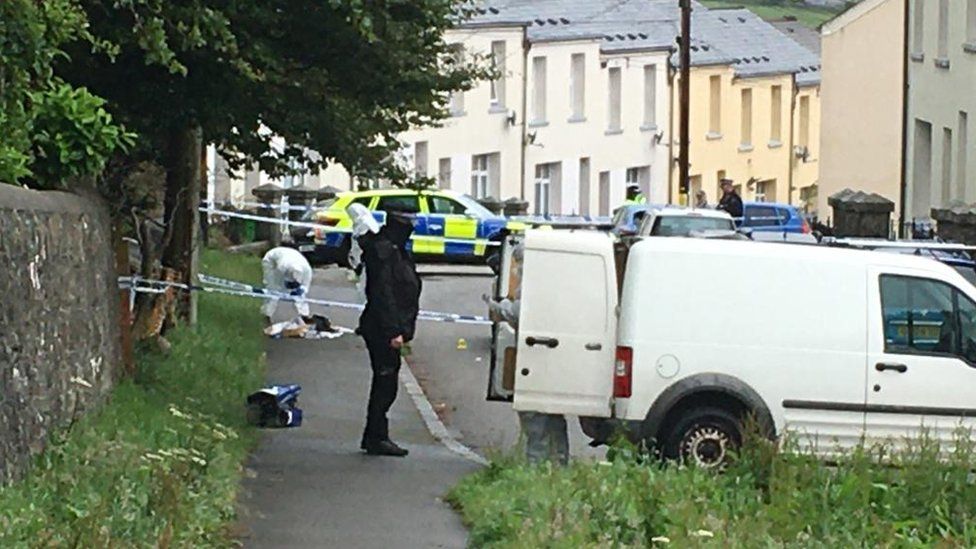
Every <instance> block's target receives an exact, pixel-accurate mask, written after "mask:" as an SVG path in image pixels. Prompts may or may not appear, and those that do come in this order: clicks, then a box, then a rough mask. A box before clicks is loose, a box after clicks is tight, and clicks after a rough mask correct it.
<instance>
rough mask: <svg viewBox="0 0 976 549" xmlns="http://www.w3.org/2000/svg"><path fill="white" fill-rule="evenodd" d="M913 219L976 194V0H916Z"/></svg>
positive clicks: (910, 172)
mask: <svg viewBox="0 0 976 549" xmlns="http://www.w3.org/2000/svg"><path fill="white" fill-rule="evenodd" d="M908 17H909V21H908V31H909V40H908V51H909V62H908V78H909V93H908V109H907V119H906V122H907V127H906V137H907V139H906V148H905V160H906V170H905V175H906V189H905V192H906V197H905V200H906V204H905V207H906V212H905V219H906V220H911V219H927V218H929V217H930V213H931V209H932V208H933V207H938V206H943V205H947V204H949V203H950V202H953V201H957V200H960V201H965V202H969V203H971V202H973V201H976V185H974V182H976V149H974V147H976V134H974V131H976V128H974V126H973V124H974V121H973V118H976V0H924V1H923V0H910V2H909V9H908Z"/></svg>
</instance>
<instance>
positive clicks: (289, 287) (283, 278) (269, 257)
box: [261, 246, 312, 324]
mask: <svg viewBox="0 0 976 549" xmlns="http://www.w3.org/2000/svg"><path fill="white" fill-rule="evenodd" d="M261 267H262V269H263V271H264V287H265V289H267V290H270V291H272V292H280V293H286V294H291V295H292V296H294V297H295V298H297V299H296V301H292V302H290V303H294V306H295V309H297V311H298V314H299V315H300V316H301V317H302V318H303V319H304V318H308V316H309V311H308V303H305V299H304V298H305V297H306V296H308V292H309V290H310V289H311V286H312V266H311V265H309V263H308V260H307V259H305V256H303V255H302V254H301V252H299V251H298V250H296V249H294V248H286V247H284V246H279V247H277V248H272V249H271V250H269V251H268V253H266V254H264V258H263V259H262V260H261ZM278 301H279V300H278V299H277V298H273V299H268V300H266V301H265V302H264V305H263V306H262V307H261V312H262V313H263V314H264V316H265V318H266V319H267V321H268V323H269V324H270V323H271V317H272V316H273V315H274V313H275V310H277V308H278Z"/></svg>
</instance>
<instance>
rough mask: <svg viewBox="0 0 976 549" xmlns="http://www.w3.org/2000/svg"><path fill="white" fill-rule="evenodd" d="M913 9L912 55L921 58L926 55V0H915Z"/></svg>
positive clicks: (917, 58)
mask: <svg viewBox="0 0 976 549" xmlns="http://www.w3.org/2000/svg"><path fill="white" fill-rule="evenodd" d="M914 1H915V9H914V10H912V57H914V58H915V59H916V60H920V59H922V58H923V57H924V55H925V44H924V41H925V0H914Z"/></svg>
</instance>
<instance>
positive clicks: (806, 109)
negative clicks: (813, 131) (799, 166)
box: [797, 95, 810, 147]
mask: <svg viewBox="0 0 976 549" xmlns="http://www.w3.org/2000/svg"><path fill="white" fill-rule="evenodd" d="M797 141H798V142H799V145H800V146H801V147H809V146H810V96H809V95H804V96H803V97H801V98H800V136H799V138H798V139H797Z"/></svg>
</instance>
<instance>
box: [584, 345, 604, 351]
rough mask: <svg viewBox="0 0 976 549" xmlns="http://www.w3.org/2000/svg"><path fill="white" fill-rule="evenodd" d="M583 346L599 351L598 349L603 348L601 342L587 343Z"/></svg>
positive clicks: (589, 349) (588, 349)
mask: <svg viewBox="0 0 976 549" xmlns="http://www.w3.org/2000/svg"><path fill="white" fill-rule="evenodd" d="M583 347H584V348H586V350H587V351H599V350H600V349H603V344H601V343H587V344H586V345H584V346H583Z"/></svg>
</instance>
